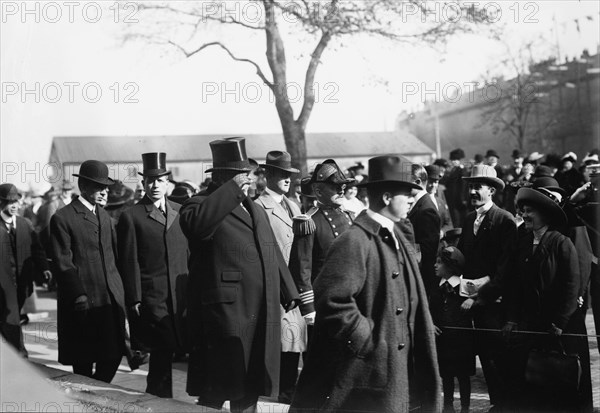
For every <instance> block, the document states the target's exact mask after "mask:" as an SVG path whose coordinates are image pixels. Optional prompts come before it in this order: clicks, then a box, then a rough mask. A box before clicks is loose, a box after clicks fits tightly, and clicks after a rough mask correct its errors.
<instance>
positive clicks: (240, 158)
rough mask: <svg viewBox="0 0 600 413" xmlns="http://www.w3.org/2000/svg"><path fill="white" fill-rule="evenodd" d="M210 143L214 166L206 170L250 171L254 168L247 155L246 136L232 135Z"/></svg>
mask: <svg viewBox="0 0 600 413" xmlns="http://www.w3.org/2000/svg"><path fill="white" fill-rule="evenodd" d="M209 145H210V151H211V152H212V158H213V167H212V168H209V169H207V170H206V171H205V172H212V171H239V172H250V171H251V170H253V169H254V168H253V167H252V165H251V163H250V160H249V159H248V156H247V155H246V138H242V137H231V138H225V139H219V140H216V141H212V142H210V143H209Z"/></svg>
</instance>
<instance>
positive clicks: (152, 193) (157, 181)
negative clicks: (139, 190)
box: [144, 175, 169, 202]
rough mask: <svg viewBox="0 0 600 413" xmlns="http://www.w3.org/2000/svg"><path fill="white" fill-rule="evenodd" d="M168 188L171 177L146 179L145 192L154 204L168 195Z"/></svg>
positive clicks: (148, 177)
mask: <svg viewBox="0 0 600 413" xmlns="http://www.w3.org/2000/svg"><path fill="white" fill-rule="evenodd" d="M168 188H169V177H168V176H167V175H163V176H158V177H156V176H146V177H144V190H145V191H146V196H147V197H148V198H150V200H151V201H153V202H156V201H158V200H159V199H163V198H164V197H165V195H166V194H167V190H168Z"/></svg>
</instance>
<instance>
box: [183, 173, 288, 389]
mask: <svg viewBox="0 0 600 413" xmlns="http://www.w3.org/2000/svg"><path fill="white" fill-rule="evenodd" d="M242 202H243V205H244V207H245V209H246V210H244V208H242ZM180 223H181V228H182V230H183V233H184V234H185V235H186V237H187V238H188V241H189V248H190V254H191V256H190V263H189V272H190V279H189V292H190V300H189V307H188V308H189V310H188V320H189V324H190V329H191V331H190V334H191V337H190V338H191V341H192V358H191V360H190V367H189V369H188V382H187V391H188V393H189V394H191V395H196V396H200V397H201V399H202V398H207V399H212V400H215V399H217V400H218V399H221V400H236V399H239V398H241V397H243V396H244V395H247V394H249V393H252V392H255V391H256V392H259V394H263V395H277V394H278V391H279V389H278V386H279V362H280V360H279V357H280V348H281V342H280V331H281V322H280V319H281V313H280V307H279V304H280V303H281V304H282V305H283V306H284V308H290V306H289V304H290V303H291V302H295V301H297V300H299V297H298V292H297V290H296V288H295V286H294V283H293V280H292V278H291V276H290V273H289V270H288V269H287V266H286V264H285V261H284V259H283V256H282V255H281V251H280V250H279V246H278V245H277V241H276V239H275V236H274V235H273V231H272V230H271V226H270V225H269V220H268V218H267V215H266V213H265V211H264V210H263V209H262V208H261V207H259V206H258V205H256V204H254V202H252V201H251V200H250V198H248V197H247V196H246V195H245V194H244V192H243V191H242V190H241V189H240V188H239V187H238V186H237V185H236V184H235V182H233V181H229V182H227V183H225V184H223V185H221V186H220V187H216V186H214V185H211V186H210V187H209V189H208V190H207V191H205V192H202V193H200V194H198V195H196V196H194V197H192V198H191V199H189V200H187V201H186V202H185V203H184V204H183V206H182V207H181V210H180Z"/></svg>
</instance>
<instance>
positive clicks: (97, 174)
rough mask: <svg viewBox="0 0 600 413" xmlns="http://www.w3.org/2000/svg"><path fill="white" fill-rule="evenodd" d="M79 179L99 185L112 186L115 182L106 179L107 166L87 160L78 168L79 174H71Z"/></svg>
mask: <svg viewBox="0 0 600 413" xmlns="http://www.w3.org/2000/svg"><path fill="white" fill-rule="evenodd" d="M73 176H77V177H79V178H80V179H87V180H88V181H92V182H95V183H97V184H100V185H106V186H109V185H112V184H114V183H115V181H114V180H113V179H111V178H109V177H108V166H106V164H105V163H104V162H100V161H94V160H89V161H85V162H84V163H82V164H81V166H80V167H79V173H78V174H73Z"/></svg>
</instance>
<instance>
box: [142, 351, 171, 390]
mask: <svg viewBox="0 0 600 413" xmlns="http://www.w3.org/2000/svg"><path fill="white" fill-rule="evenodd" d="M172 360H173V350H172V349H162V348H155V349H152V350H151V351H150V363H149V365H148V378H147V383H148V386H147V387H146V393H150V394H153V395H155V396H158V397H166V398H172V397H173V371H172Z"/></svg>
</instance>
